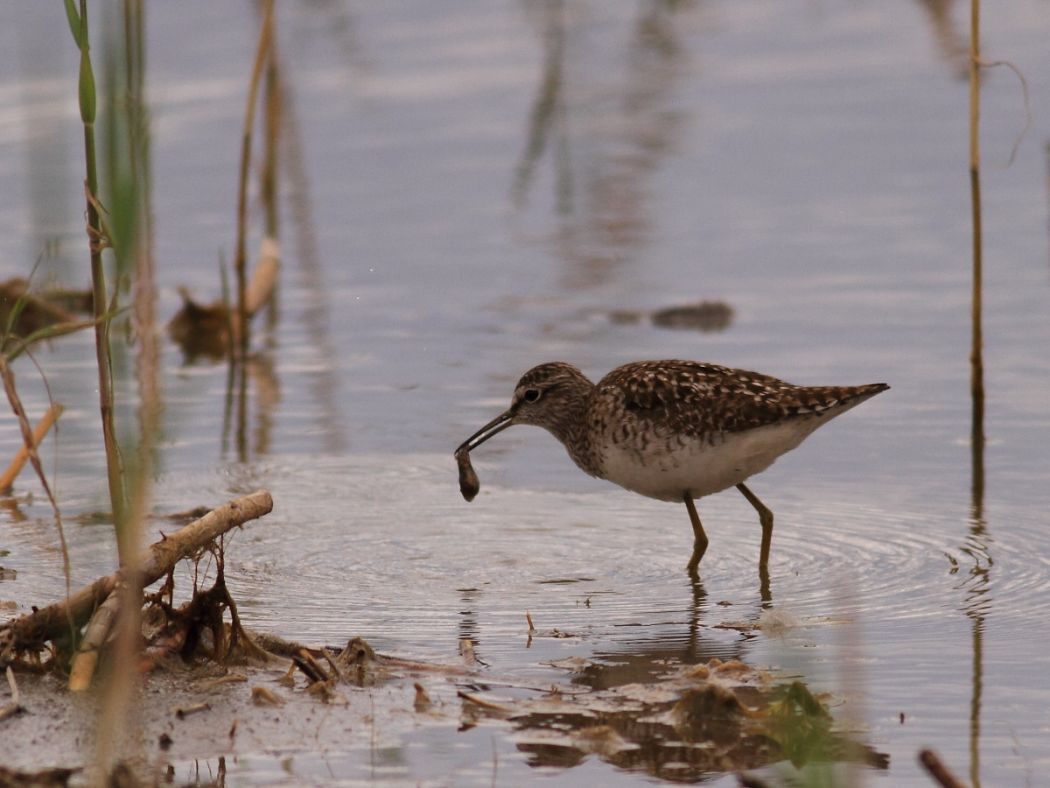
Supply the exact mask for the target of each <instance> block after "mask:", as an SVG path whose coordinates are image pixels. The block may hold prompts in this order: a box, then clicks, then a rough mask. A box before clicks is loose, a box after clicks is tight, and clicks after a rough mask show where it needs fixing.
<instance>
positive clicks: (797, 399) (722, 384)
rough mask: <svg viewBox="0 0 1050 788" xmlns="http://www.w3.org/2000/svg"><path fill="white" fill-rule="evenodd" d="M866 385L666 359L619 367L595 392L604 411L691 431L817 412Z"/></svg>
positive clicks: (669, 430) (663, 429) (657, 427)
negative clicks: (796, 379)
mask: <svg viewBox="0 0 1050 788" xmlns="http://www.w3.org/2000/svg"><path fill="white" fill-rule="evenodd" d="M868 388H869V387H866V386H859V387H848V386H794V385H792V384H790V383H785V382H784V381H782V380H778V379H777V378H774V377H771V376H769V375H762V374H759V373H757V372H749V371H747V370H741V369H730V368H728V367H722V366H718V365H716V364H703V363H700V362H695V361H678V360H669V361H642V362H636V363H633V364H625V365H624V366H622V367H618V368H616V369H614V370H613V371H612V372H610V373H609V374H608V375H606V376H605V377H604V378H602V380H600V381H599V382H598V385H597V387H596V390H595V395H594V396H595V397H596V398H597V399H598V400H600V401H603V403H604V405H605V408H606V409H607V412H608V411H616V410H621V411H625V412H626V413H630V414H633V415H634V417H635V418H636V419H637V420H638V422H640V423H644V424H646V426H647V427H648V428H649V429H651V430H652V431H653V433H654V434H662V435H672V434H674V435H679V436H694V437H696V436H706V435H712V434H716V433H722V432H741V431H743V430H749V429H754V428H756V427H761V426H764V425H766V424H771V423H774V422H778V421H784V420H785V419H790V418H793V417H802V416H810V415H817V414H820V413H823V412H825V411H828V410H831V409H834V408H836V407H838V406H840V405H843V404H845V403H847V402H849V401H851V400H853V399H855V398H857V397H858V396H859V395H861V394H862V393H863V392H864V390H866V389H868ZM878 390H882V389H881V388H880V389H878ZM875 393H877V391H874V390H873V391H871V392H870V393H869V394H868V396H871V395H872V394H875Z"/></svg>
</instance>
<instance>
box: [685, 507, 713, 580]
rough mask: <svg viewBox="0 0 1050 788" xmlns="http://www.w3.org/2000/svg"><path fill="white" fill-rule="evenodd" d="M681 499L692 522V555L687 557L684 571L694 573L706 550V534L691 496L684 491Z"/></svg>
mask: <svg viewBox="0 0 1050 788" xmlns="http://www.w3.org/2000/svg"><path fill="white" fill-rule="evenodd" d="M682 500H683V501H685V508H686V509H688V510H689V520H690V521H691V522H692V523H693V557H692V558H690V559H689V565H688V566H686V571H688V572H689V574H691V575H695V574H696V568H697V567H698V566H699V565H700V559H701V558H703V557H704V551H705V550H707V534H705V533H704V526H703V525H701V524H700V515H698V514H697V513H696V506H695V505H694V504H693V497H692V496H691V495H690V494H689V493H688V492H686V493H685V494H684V495H683V496H682Z"/></svg>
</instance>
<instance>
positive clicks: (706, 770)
mask: <svg viewBox="0 0 1050 788" xmlns="http://www.w3.org/2000/svg"><path fill="white" fill-rule="evenodd" d="M594 667H596V668H600V666H597V665H595V666H594ZM460 697H461V699H462V700H463V701H464V711H463V713H464V723H463V724H464V725H465V726H468V727H469V725H471V724H474V723H475V722H476V721H477V720H478V719H479V718H482V717H486V716H488V717H494V718H498V719H501V720H506V721H507V722H508V723H509V724H510V725H511V726H512V727H513V731H514V734H513V735H514V738H515V740H516V742H517V746H518V749H519V750H521V751H522V752H524V753H526V754H527V755H528V757H529V763H530V764H531V765H533V766H536V767H552V766H554V767H561V768H568V767H571V766H575V765H577V764H578V763H580V762H582V761H583V760H584V759H585V758H586V757H587V756H588V755H596V756H597V757H599V758H601V759H602V760H604V761H607V762H609V763H611V764H613V765H614V766H616V767H618V768H621V769H629V770H634V771H644V772H647V773H649V774H651V775H653V776H655V777H659V778H663V779H673V780H683V781H692V780H698V779H702V778H703V777H704V776H706V775H710V774H713V773H725V772H742V771H748V770H751V769H757V768H761V767H764V766H769V765H771V764H774V763H777V762H780V761H785V760H787V761H790V762H791V763H792V764H793V765H794V766H795V767H802V766H804V765H805V764H807V763H811V762H826V761H852V762H858V763H863V764H866V765H868V766H871V767H873V768H877V769H885V768H887V766H888V764H889V758H888V756H887V755H885V754H883V753H880V752H877V751H875V750H873V749H872V748H871V747H869V746H867V745H865V744H863V743H860V742H857V741H854V740H853V739H851V738H850V737H848V736H847V735H845V734H844V733H841V732H839V731H837V730H836V729H835V727H834V722H833V720H832V717H831V714H830V713H829V712H828V710H827V707H826V705H825V703H824V701H822V700H821V699H820V698H818V697H816V696H814V695H813V694H812V693H811V692H810V691H809V689H808V688H807V687H806V686H805V684H803V683H802V682H801V681H792V682H790V683H787V684H784V683H782V682H781V683H777V682H775V681H774V680H773V679H772V678H771V677H770V676H769V675H768V674H767V673H765V672H763V671H759V670H756V669H754V668H752V667H750V666H748V665H746V664H744V663H742V662H739V661H737V660H732V661H729V662H722V661H720V660H718V659H712V660H711V661H710V662H708V663H707V664H706V665H698V666H692V667H689V668H684V669H682V670H681V671H679V672H678V673H677V674H674V675H672V676H670V677H669V678H666V679H663V680H659V681H655V682H651V683H639V684H627V685H622V686H618V687H613V688H610V689H603V690H596V691H594V692H589V693H580V694H572V695H569V694H567V693H561V692H553V693H551V694H549V695H547V696H544V697H541V698H536V699H531V700H513V699H506V698H502V697H500V698H495V697H491V696H488V695H486V694H480V693H469V694H468V693H463V692H461V693H460Z"/></svg>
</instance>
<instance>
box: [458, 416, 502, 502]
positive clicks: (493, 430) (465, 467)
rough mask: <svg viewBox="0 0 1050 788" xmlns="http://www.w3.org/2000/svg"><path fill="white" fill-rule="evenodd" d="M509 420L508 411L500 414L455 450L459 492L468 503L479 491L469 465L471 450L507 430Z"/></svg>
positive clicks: (472, 469) (474, 475) (475, 474)
mask: <svg viewBox="0 0 1050 788" xmlns="http://www.w3.org/2000/svg"><path fill="white" fill-rule="evenodd" d="M511 418H512V415H511V413H510V411H507V412H506V413H502V414H500V415H499V416H497V417H496V418H494V419H493V420H492V421H490V422H489V423H488V424H486V425H485V426H484V427H482V428H481V429H480V430H478V431H477V432H475V433H474V434H473V435H471V436H470V437H469V438H467V439H466V440H465V441H463V443H461V444H460V445H459V448H457V449H456V454H455V457H456V464H457V465H458V466H459V491H460V492H461V493H462V494H463V498H464V499H466V500H467V501H468V502H469V501H473V500H474V498H475V496H477V494H478V491H479V490H480V489H481V482H480V481H479V480H478V475H477V473H475V472H474V466H472V465H471V464H470V452H471V450H472V449H476V448H477V447H478V446H480V445H481V444H482V443H484V442H485V441H487V440H488V439H489V438H491V437H492V436H493V435H496V434H497V433H500V432H502V431H503V430H505V429H507V427H509V426H510V425H511V424H512V423H513V422H512V421H511Z"/></svg>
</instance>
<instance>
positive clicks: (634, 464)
mask: <svg viewBox="0 0 1050 788" xmlns="http://www.w3.org/2000/svg"><path fill="white" fill-rule="evenodd" d="M825 420H826V419H823V418H821V417H819V416H814V417H813V418H809V419H793V420H791V421H789V422H785V423H783V424H771V425H767V426H765V427H758V428H756V429H753V430H747V431H745V432H735V433H727V434H724V436H723V437H722V438H718V439H716V441H715V442H714V444H712V443H709V442H706V441H700V440H695V439H691V438H684V439H678V440H677V441H675V442H674V443H673V444H671V445H670V446H668V445H667V444H665V443H664V442H662V441H660V442H655V441H654V442H653V443H652V444H650V445H649V446H648V447H647V448H646V450H644V451H642V450H639V449H637V448H635V447H631V446H625V445H622V444H620V445H616V444H612V443H608V444H606V445H605V446H603V447H602V466H601V471H602V473H601V475H602V477H603V478H605V479H608V480H609V481H611V482H615V483H616V484H618V485H620V486H621V487H624V488H626V489H628V490H631V491H632V492H636V493H639V494H640V495H645V496H647V497H649V498H657V499H659V500H661V501H681V500H682V497H683V496H684V495H685V494H686V493H688V494H689V495H690V496H691V497H693V498H700V497H702V496H705V495H711V494H712V493H716V492H719V491H720V490H725V489H726V488H728V487H732V486H734V485H737V484H740V483H741V482H742V481H744V480H745V479H747V478H748V477H750V476H753V475H754V474H756V473H760V472H761V471H764V470H765V469H766V468H768V467H769V466H770V465H772V464H773V461H774V460H775V459H776V458H777V457H779V456H780V455H781V454H784V453H785V452H787V451H790V450H791V449H794V448H795V447H796V446H798V445H799V444H800V443H801V442H802V441H803V440H804V439H805V438H806V436H807V435H809V434H810V433H811V432H813V430H815V429H816V428H817V427H819V426H820V425H821V424H822V423H823V422H824V421H825ZM657 443H659V445H657Z"/></svg>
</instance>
